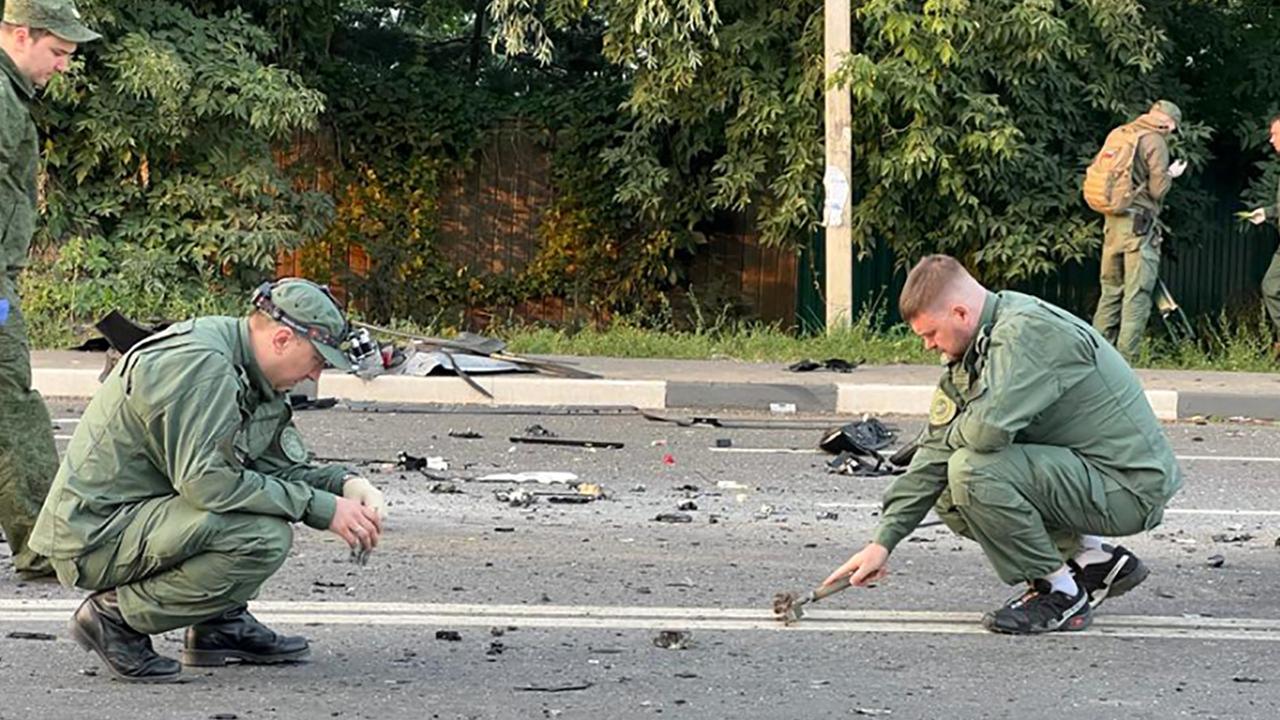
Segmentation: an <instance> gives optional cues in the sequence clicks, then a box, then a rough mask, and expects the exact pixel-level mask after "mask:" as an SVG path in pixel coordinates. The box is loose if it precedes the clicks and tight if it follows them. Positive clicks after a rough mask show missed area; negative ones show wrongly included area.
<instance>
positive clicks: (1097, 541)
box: [1073, 535, 1111, 567]
mask: <svg viewBox="0 0 1280 720" xmlns="http://www.w3.org/2000/svg"><path fill="white" fill-rule="evenodd" d="M1073 559H1074V560H1075V561H1076V564H1077V565H1079V566H1080V567H1084V566H1085V565H1092V564H1094V563H1100V562H1106V561H1108V560H1110V559H1111V553H1109V552H1107V551H1106V550H1103V549H1102V538H1100V537H1098V536H1097V535H1081V536H1080V552H1079V553H1077V554H1076V556H1075V557H1074V558H1073Z"/></svg>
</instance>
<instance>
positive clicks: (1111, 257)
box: [1093, 100, 1187, 361]
mask: <svg viewBox="0 0 1280 720" xmlns="http://www.w3.org/2000/svg"><path fill="white" fill-rule="evenodd" d="M1132 124H1133V125H1136V126H1138V127H1139V128H1141V129H1144V130H1148V131H1149V132H1147V133H1146V134H1144V135H1143V136H1142V137H1141V138H1140V139H1139V140H1138V147H1137V154H1136V155H1135V156H1134V159H1133V187H1134V188H1135V190H1136V194H1135V195H1134V198H1133V204H1132V205H1131V206H1130V208H1129V209H1128V210H1127V211H1126V212H1125V213H1124V214H1123V215H1106V216H1104V220H1103V239H1102V272H1101V277H1100V280H1101V284H1102V295H1101V296H1100V297H1099V298H1098V308H1097V311H1096V312H1095V313H1094V316H1093V326H1094V327H1095V328H1097V330H1098V332H1100V333H1102V336H1103V337H1104V338H1106V339H1107V341H1108V342H1110V343H1112V344H1113V345H1115V347H1116V349H1117V350H1119V351H1120V354H1121V355H1123V356H1124V358H1125V359H1126V360H1129V361H1132V360H1133V358H1134V357H1135V356H1136V355H1137V354H1138V348H1139V346H1140V345H1141V343H1142V336H1143V333H1145V332H1146V329H1147V319H1148V318H1149V317H1150V316H1151V306H1152V303H1153V301H1152V295H1153V292H1154V290H1155V286H1156V280H1158V279H1159V275H1160V243H1161V236H1160V227H1159V222H1158V220H1159V218H1160V211H1161V209H1162V207H1163V204H1164V197H1165V195H1166V194H1168V192H1169V188H1170V187H1172V185H1173V180H1174V179H1175V178H1177V177H1180V176H1181V175H1182V173H1183V172H1185V171H1186V169H1187V162H1186V161H1185V160H1179V161H1177V162H1175V163H1173V164H1172V165H1171V164H1170V163H1169V142H1168V140H1167V138H1168V136H1169V135H1170V134H1171V133H1173V132H1176V131H1177V129H1178V127H1179V126H1181V124H1182V111H1181V110H1180V109H1178V106H1177V105H1174V104H1173V103H1171V102H1169V101H1168V100H1158V101H1156V103H1155V104H1154V105H1152V106H1151V109H1150V110H1148V111H1147V112H1146V114H1144V115H1141V116H1139V117H1138V118H1137V119H1135V120H1134V121H1133V123H1132Z"/></svg>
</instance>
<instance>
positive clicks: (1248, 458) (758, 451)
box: [707, 447, 1280, 477]
mask: <svg viewBox="0 0 1280 720" xmlns="http://www.w3.org/2000/svg"><path fill="white" fill-rule="evenodd" d="M707 450H709V451H711V452H716V453H749V454H755V455H826V454H829V453H827V452H825V451H823V450H819V449H816V448H813V449H810V448H767V447H738V448H736V447H727V448H722V447H709V448H707ZM881 454H883V455H886V456H888V455H892V454H893V451H892V449H891V448H890V449H886V450H883V451H881ZM1176 457H1177V459H1179V460H1186V461H1188V462H1261V463H1280V457H1270V456H1266V455H1177V456H1176ZM884 477H888V476H887V475H886V476H884Z"/></svg>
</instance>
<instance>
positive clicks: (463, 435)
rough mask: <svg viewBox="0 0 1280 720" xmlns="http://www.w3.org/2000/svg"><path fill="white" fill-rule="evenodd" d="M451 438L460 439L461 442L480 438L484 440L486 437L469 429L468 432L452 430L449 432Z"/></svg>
mask: <svg viewBox="0 0 1280 720" xmlns="http://www.w3.org/2000/svg"><path fill="white" fill-rule="evenodd" d="M449 437H451V438H459V439H461V440H479V439H480V438H483V437H484V436H483V435H481V434H480V433H478V432H476V431H475V430H472V429H471V428H467V429H466V430H453V429H450V430H449Z"/></svg>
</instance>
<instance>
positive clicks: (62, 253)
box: [23, 0, 1280, 363]
mask: <svg viewBox="0 0 1280 720" xmlns="http://www.w3.org/2000/svg"><path fill="white" fill-rule="evenodd" d="M81 8H82V10H83V11H84V13H85V15H86V18H87V19H88V21H89V22H90V23H91V24H94V25H95V26H97V27H99V28H100V29H101V30H103V32H104V35H105V36H106V40H105V41H103V42H101V43H94V44H91V45H88V46H86V47H85V48H84V52H83V55H84V58H83V61H82V63H81V64H80V66H79V68H78V70H77V72H75V73H74V74H73V75H72V76H70V77H69V78H66V79H64V80H62V81H59V82H56V83H54V84H53V85H52V86H51V87H50V89H49V91H48V92H47V93H46V102H44V103H42V104H41V115H40V118H39V121H40V123H41V125H42V128H41V129H42V131H43V133H44V136H45V137H46V138H47V141H46V145H45V151H46V163H47V173H46V180H45V184H44V189H45V193H44V207H43V213H44V216H43V218H44V222H43V224H42V229H41V232H40V235H39V237H38V238H37V251H38V253H39V255H38V257H37V258H36V259H35V262H33V264H32V268H31V270H30V271H29V272H28V273H27V274H26V277H25V278H24V289H23V292H24V295H25V298H26V305H27V313H28V316H29V318H30V320H31V322H32V325H33V334H34V335H35V337H36V339H37V342H43V343H46V344H47V343H57V344H62V343H64V342H65V341H67V340H69V339H70V338H71V337H72V336H74V335H75V334H76V333H77V331H78V328H79V327H82V326H83V325H85V324H88V323H90V322H92V321H93V320H94V319H96V318H97V316H99V315H100V314H102V313H103V312H105V311H106V310H108V309H110V308H120V309H122V310H124V311H125V312H126V313H128V314H130V315H132V316H134V317H139V318H148V317H179V316H184V315H189V314H192V313H200V312H215V311H233V310H236V309H238V308H241V307H243V298H244V297H246V296H247V293H248V291H249V289H250V288H251V287H252V286H253V285H254V284H256V283H257V282H259V281H260V280H262V279H264V278H266V277H269V276H270V275H271V274H272V272H273V270H274V263H275V260H276V258H277V257H279V256H280V254H281V253H282V252H288V251H291V250H294V249H297V248H300V247H305V248H306V253H305V255H304V257H305V260H306V266H305V268H304V269H305V270H306V272H307V273H308V274H309V275H311V276H313V277H317V278H320V279H329V280H334V281H336V282H338V283H339V284H341V285H342V286H343V287H344V289H345V291H346V292H347V293H348V294H349V296H350V297H351V298H352V300H353V304H355V305H356V306H358V307H359V309H360V311H361V312H362V313H363V314H364V315H365V316H366V317H369V318H370V319H374V320H377V321H380V322H405V323H414V324H418V325H432V326H436V327H439V328H442V329H444V330H450V329H455V328H460V327H463V326H467V325H469V324H471V323H472V322H473V321H474V319H475V318H476V317H480V316H483V317H485V318H489V319H490V321H491V322H495V323H498V324H499V325H500V326H502V327H508V328H509V327H519V321H520V314H519V312H518V311H517V308H519V307H520V306H521V304H522V303H525V302H526V301H537V300H540V299H543V298H552V299H556V300H558V301H560V302H562V303H564V304H565V305H566V306H572V307H573V308H575V312H574V314H573V316H572V323H573V325H572V328H571V329H577V328H578V327H585V328H586V331H584V332H583V333H582V334H581V335H580V337H581V340H580V341H579V342H580V343H581V344H582V346H583V347H593V346H594V344H596V343H607V342H609V341H610V340H609V338H619V337H626V338H630V340H629V341H628V342H627V343H621V344H622V345H623V347H620V348H619V351H620V352H621V351H623V350H624V349H625V346H628V345H634V346H635V347H637V348H639V347H645V346H650V347H656V345H654V343H656V342H657V341H656V340H650V339H646V338H647V337H648V335H647V334H646V333H645V332H644V331H645V330H648V329H652V330H657V331H662V332H665V333H668V334H675V333H681V332H683V333H684V334H683V335H680V336H679V337H681V338H683V340H682V341H687V342H688V343H689V344H690V346H691V347H698V348H701V349H699V350H697V352H707V353H715V352H720V351H719V350H718V349H716V348H718V347H720V345H718V344H717V343H720V342H724V343H728V346H732V347H738V348H746V347H769V346H770V345H771V344H772V343H774V342H775V341H774V340H773V339H770V338H774V337H778V338H780V337H783V336H784V335H785V332H784V330H782V329H775V328H771V327H770V326H762V325H759V324H753V323H750V322H749V321H747V320H744V319H743V318H741V317H740V316H738V315H726V316H725V319H724V320H723V321H722V322H721V323H720V324H718V325H713V326H708V325H707V324H705V323H703V324H701V325H700V324H699V323H698V321H697V320H696V319H693V320H689V321H685V320H683V318H684V317H685V316H686V315H688V316H689V317H691V318H693V317H696V315H695V313H693V312H688V311H685V310H684V305H686V304H687V302H686V301H685V300H684V299H683V298H681V297H678V296H679V295H680V291H681V290H682V289H683V288H682V286H683V284H684V275H683V273H684V271H685V269H686V268H687V267H688V263H689V259H690V258H691V257H693V256H695V255H696V253H697V252H698V251H699V247H700V242H701V241H702V239H703V238H704V237H705V236H706V234H707V233H711V232H715V231H716V230H717V229H722V228H723V227H724V226H725V224H726V218H730V217H737V218H742V217H746V218H749V219H750V222H751V223H753V225H754V226H755V227H756V228H758V229H759V231H760V232H761V233H762V235H763V237H764V238H765V240H766V241H767V242H770V243H774V244H777V245H781V246H784V247H796V246H799V245H800V244H803V243H804V242H807V241H808V240H809V239H810V238H811V237H812V235H813V233H814V231H815V229H816V222H817V203H818V194H819V188H820V186H821V173H822V169H821V165H822V147H821V115H820V113H821V107H822V102H821V95H822V92H823V86H822V85H823V83H822V57H821V56H822V2H820V0H796V1H795V2H785V3H778V2H772V1H769V0H718V1H717V2H711V1H710V0H660V1H659V2H653V1H651V0H547V1H546V2H540V3H529V2H525V1H524V0H197V1H195V2H186V3H177V2H173V1H172V0H160V1H158V2H157V1H153V0H146V1H144V0H82V2H81ZM854 8H855V11H854V33H853V36H854V38H855V42H856V45H855V47H854V52H853V54H852V55H851V56H850V57H849V58H848V60H847V61H846V63H845V65H844V68H843V71H842V81H844V82H847V83H848V84H849V86H850V87H851V88H852V90H853V92H854V95H855V102H856V105H857V112H856V113H855V125H854V143H855V157H856V158H857V160H856V167H855V182H854V189H855V196H854V200H855V206H854V218H855V241H856V242H857V243H858V246H859V248H860V249H861V250H862V251H864V252H866V251H869V249H870V248H872V247H876V246H877V243H883V245H882V246H884V247H888V248H889V249H890V250H891V251H892V252H893V253H894V254H895V257H896V259H897V261H898V262H899V263H900V264H903V263H907V262H909V261H910V260H911V259H913V258H914V257H917V256H918V255H920V254H922V253H924V252H932V251H939V250H941V251H946V252H951V253H953V254H956V255H959V256H961V257H963V258H965V259H966V261H967V262H969V264H970V265H972V266H973V267H974V268H975V269H976V270H977V271H978V273H979V274H980V275H981V276H982V277H983V278H984V279H985V280H987V281H989V282H991V283H992V284H995V285H1004V284H1008V283H1011V282H1014V283H1017V282H1025V281H1027V280H1029V279H1034V278H1036V277H1044V276H1046V275H1049V274H1052V273H1054V272H1056V271H1058V269H1059V268H1061V266H1062V265H1063V263H1066V262H1070V261H1072V260H1074V259H1078V258H1081V257H1085V256H1088V255H1090V254H1091V253H1093V252H1094V250H1095V248H1096V245H1097V243H1098V241H1099V239H1100V231H1099V229H1098V225H1099V223H1098V221H1097V218H1096V217H1095V216H1093V215H1091V214H1090V213H1088V211H1087V210H1085V209H1084V207H1083V205H1082V203H1081V202H1080V201H1079V198H1078V194H1077V185H1078V179H1079V175H1080V172H1081V170H1082V168H1083V166H1084V163H1085V162H1086V161H1087V158H1088V156H1089V155H1090V154H1091V153H1092V152H1093V150H1094V149H1096V146H1097V143H1098V142H1099V140H1100V138H1101V137H1102V136H1103V135H1104V134H1105V132H1106V130H1107V129H1109V128H1110V127H1111V126H1112V125H1114V124H1116V123H1117V122H1119V121H1122V120H1124V119H1127V118H1130V117H1132V116H1133V115H1135V114H1137V113H1138V112H1140V111H1141V110H1143V109H1145V106H1146V105H1147V103H1148V102H1149V101H1150V100H1151V99H1152V98H1154V97H1160V96H1163V97H1169V98H1171V99H1174V100H1175V101H1177V102H1179V103H1180V104H1181V105H1182V106H1183V109H1184V114H1185V116H1186V118H1187V119H1188V121H1189V122H1188V123H1187V125H1186V128H1185V130H1186V132H1184V133H1182V134H1181V136H1180V137H1179V138H1178V139H1177V144H1176V147H1175V152H1176V154H1178V155H1179V156H1180V157H1187V158H1189V159H1190V160H1191V161H1192V165H1193V168H1194V170H1195V172H1194V173H1193V177H1194V178H1195V179H1194V180H1189V181H1186V182H1181V181H1180V183H1179V185H1178V189H1177V190H1176V191H1175V192H1176V195H1175V198H1174V199H1175V200H1176V202H1173V203H1171V207H1170V212H1169V213H1168V214H1167V217H1166V219H1167V221H1168V223H1169V225H1170V226H1171V228H1173V234H1172V237H1174V238H1175V239H1177V240H1179V241H1181V242H1189V241H1191V240H1189V239H1191V238H1198V237H1200V236H1201V233H1200V232H1198V230H1197V227H1199V225H1202V224H1203V223H1205V222H1207V221H1208V220H1207V218H1209V217H1211V214H1210V213H1207V212H1206V209H1207V208H1209V207H1211V206H1222V205H1224V204H1233V207H1234V206H1235V204H1236V203H1238V197H1240V195H1241V194H1242V193H1243V194H1244V195H1245V196H1246V197H1247V198H1248V199H1249V202H1251V203H1252V202H1257V201H1260V200H1262V199H1265V198H1269V197H1270V196H1271V194H1272V190H1273V188H1274V182H1275V180H1276V177H1275V175H1274V174H1275V173H1276V172H1277V170H1276V167H1278V166H1280V164H1277V163H1274V162H1272V161H1271V159H1270V155H1269V154H1268V151H1267V150H1266V148H1265V146H1264V140H1265V127H1263V126H1264V122H1265V118H1266V117H1267V116H1268V115H1269V113H1270V112H1272V111H1274V110H1276V109H1277V108H1280V83H1276V82H1272V80H1275V79H1277V78H1280V57H1277V56H1276V55H1275V54H1274V53H1273V52H1271V49H1272V48H1273V47H1274V41H1275V40H1276V39H1277V38H1280V10H1277V9H1275V8H1272V7H1271V5H1270V4H1266V3H1254V2H1247V1H1245V0H1083V1H1081V2H1073V3H1061V2H1057V1H1056V0H923V1H922V0H858V1H856V2H855V3H854ZM510 127H518V128H520V130H521V132H525V133H528V134H530V135H532V136H535V137H537V138H538V140H539V142H540V143H542V144H543V145H544V146H545V148H546V149H547V151H548V152H549V157H550V180H551V183H552V186H553V187H552V190H553V192H552V193H551V194H552V197H553V201H552V203H551V205H550V206H549V207H545V208H540V210H541V216H542V223H541V225H540V226H539V229H538V237H539V243H540V244H539V247H538V249H537V252H535V253H534V254H533V256H532V257H531V258H530V259H529V261H528V262H527V263H526V264H524V265H523V266H520V267H515V268H507V269H504V270H503V271H501V272H496V273H495V272H491V271H490V270H489V269H488V268H487V267H477V266H475V265H474V263H468V262H467V261H466V260H465V259H462V258H459V257H454V256H453V255H452V254H451V253H450V251H449V249H447V248H446V247H445V246H444V245H443V243H442V242H441V239H440V211H441V207H440V192H441V187H442V184H443V183H444V181H445V178H447V177H449V176H450V174H454V173H458V172H461V171H464V170H465V169H466V168H467V167H468V166H469V163H472V162H474V157H475V154H476V149H477V148H478V147H480V146H481V145H482V143H483V142H484V141H485V138H486V137H487V136H488V134H489V133H490V132H493V131H494V130H496V129H502V128H510ZM1264 171H1265V173H1264ZM352 257H364V258H367V259H368V262H367V263H366V264H361V265H359V266H356V267H354V268H353V266H352V265H351V263H350V262H349V261H350V259H351V258H352ZM707 304H708V305H710V306H711V307H712V308H718V307H721V306H722V305H721V303H720V299H716V300H714V301H708V303H707ZM672 305H680V306H681V307H682V311H681V312H679V313H672V312H670V311H669V308H670V307H671V306H672ZM695 309H696V308H695ZM711 312H712V313H713V314H714V313H715V312H716V311H715V310H712V311H711ZM673 315H679V317H680V318H681V319H680V320H676V319H673ZM1216 326H1217V327H1222V328H1227V329H1226V330H1221V331H1218V332H1212V331H1210V332H1207V333H1205V334H1204V335H1203V337H1205V338H1208V339H1206V340H1204V341H1203V344H1202V345H1201V346H1198V347H1200V348H1201V349H1199V350H1194V351H1193V350H1191V349H1189V348H1182V349H1178V350H1176V351H1169V350H1165V351H1160V352H1159V353H1157V354H1155V355H1152V356H1151V360H1152V361H1153V362H1156V361H1157V360H1158V361H1159V362H1164V360H1163V358H1168V357H1178V358H1181V360H1179V362H1185V363H1197V362H1200V361H1199V360H1197V359H1196V358H1197V357H1201V356H1203V357H1205V358H1212V357H1217V356H1219V355H1221V356H1222V357H1224V358H1235V355H1233V353H1234V352H1236V350H1234V349H1233V348H1239V349H1240V350H1239V351H1240V352H1241V353H1242V356H1241V359H1239V362H1244V361H1243V359H1242V357H1243V353H1244V351H1245V350H1244V348H1245V347H1246V346H1245V345H1242V344H1241V341H1242V340H1243V339H1244V336H1243V335H1238V334H1237V329H1238V328H1239V327H1240V326H1239V324H1238V323H1236V324H1232V321H1230V320H1221V319H1219V322H1218V325H1216ZM593 328H594V329H593ZM873 329H874V328H871V327H867V328H866V335H867V337H868V338H871V336H872V335H876V333H873V332H872V330H873ZM857 332H861V331H855V334H856V333H857ZM899 332H900V331H898V330H893V331H890V332H889V333H888V334H887V335H876V337H878V338H880V339H881V340H885V341H886V342H887V343H888V345H887V346H886V347H889V348H893V347H896V345H895V343H897V342H898V341H899V340H900V339H901V338H899V337H898V333H899ZM570 336H571V332H569V331H559V330H537V331H532V332H528V333H523V334H521V335H520V336H519V337H522V338H523V337H528V338H531V339H532V338H541V340H539V342H547V343H551V342H555V343H559V344H564V343H568V342H570V341H569V340H568V338H569V337H570ZM512 337H516V336H515V335H513V336H512ZM1259 337H1260V338H1265V337H1267V335H1266V333H1261V334H1260V335H1259ZM1214 338H1218V339H1214ZM748 339H750V340H748ZM845 339H846V340H847V341H849V342H855V341H854V340H853V339H851V338H845ZM530 341H532V340H530ZM522 342H523V341H522ZM795 342H797V343H806V342H821V341H818V340H808V339H796V340H795ZM857 342H861V341H857ZM867 342H872V340H871V339H868V340H867ZM876 342H879V341H878V340H877V341H876ZM1156 342H1157V343H1158V341H1156ZM1260 342H1261V341H1260ZM735 343H736V344H735ZM752 343H755V344H754V345H753V344H752ZM776 347H777V348H779V349H778V350H777V352H778V353H781V352H782V350H781V348H784V347H786V343H783V342H781V341H778V342H777V345H776ZM671 351H672V352H680V350H679V347H678V346H672V348H671ZM690 352H694V351H692V350H691V351H690ZM733 352H744V353H746V352H754V351H748V350H745V349H743V350H740V351H739V350H734V351H733ZM760 352H765V351H764V350H760ZM893 352H896V350H889V351H886V353H887V354H886V355H885V357H890V356H892V353H893ZM1196 353H1200V355H1197V354H1196ZM814 354H821V353H814ZM837 354H840V353H837ZM1224 362H1227V363H1235V362H1237V360H1236V359H1225V360H1224Z"/></svg>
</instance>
